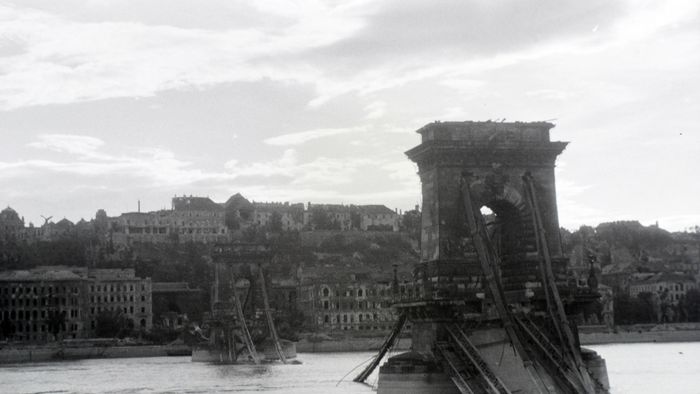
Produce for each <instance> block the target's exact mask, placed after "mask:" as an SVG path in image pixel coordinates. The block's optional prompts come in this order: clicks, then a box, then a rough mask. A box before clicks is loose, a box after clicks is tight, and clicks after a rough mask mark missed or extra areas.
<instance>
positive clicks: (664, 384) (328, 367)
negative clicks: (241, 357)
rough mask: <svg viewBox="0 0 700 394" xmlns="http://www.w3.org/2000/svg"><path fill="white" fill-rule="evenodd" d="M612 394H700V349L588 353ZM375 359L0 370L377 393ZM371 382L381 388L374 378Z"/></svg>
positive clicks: (46, 380)
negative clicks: (364, 372) (362, 373)
mask: <svg viewBox="0 0 700 394" xmlns="http://www.w3.org/2000/svg"><path fill="white" fill-rule="evenodd" d="M588 347H589V348H591V349H594V350H596V351H597V352H598V353H599V354H601V355H602V356H603V357H604V358H605V359H606V361H607V365H608V372H609V373H610V382H611V386H612V392H613V393H614V394H627V393H699V394H700V343H665V344H624V345H601V346H588ZM372 355H373V354H372V353H331V354H300V355H299V357H298V359H299V360H300V361H302V362H303V364H302V365H265V366H251V365H236V366H232V365H211V364H204V363H191V362H190V360H189V357H157V358H131V359H104V360H82V361H70V362H60V363H40V364H15V365H5V366H0V393H227V392H235V393H255V392H265V393H371V392H373V388H372V387H371V386H368V385H362V384H357V383H353V382H352V381H351V380H352V377H353V376H354V375H355V374H356V373H357V371H355V372H353V373H351V374H349V375H348V376H347V377H346V378H345V380H344V381H343V382H341V383H340V384H338V385H336V384H337V383H338V382H339V381H340V380H341V379H342V378H343V376H344V375H346V374H347V373H348V372H349V371H350V370H352V369H353V368H355V367H356V366H358V365H359V364H361V363H363V362H365V361H367V360H368V359H369V358H371V357H372ZM368 381H369V382H370V383H374V382H376V373H375V374H374V375H373V376H371V377H370V378H369V379H368Z"/></svg>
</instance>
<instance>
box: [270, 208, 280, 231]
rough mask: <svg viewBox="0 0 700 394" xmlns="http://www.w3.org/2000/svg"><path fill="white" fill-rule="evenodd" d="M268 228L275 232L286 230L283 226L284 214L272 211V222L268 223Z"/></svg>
mask: <svg viewBox="0 0 700 394" xmlns="http://www.w3.org/2000/svg"><path fill="white" fill-rule="evenodd" d="M268 228H269V229H270V231H271V232H273V233H281V232H282V231H283V230H284V227H283V226H282V214H281V213H279V212H272V215H271V216H270V222H269V223H268Z"/></svg>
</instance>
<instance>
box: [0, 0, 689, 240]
mask: <svg viewBox="0 0 700 394" xmlns="http://www.w3.org/2000/svg"><path fill="white" fill-rule="evenodd" d="M698 70H700V2H697V1H695V0H689V1H685V0H667V1H663V2H659V1H645V0H629V1H610V0H589V1H580V0H537V1H535V0H503V1H498V2H495V1H490V0H489V1H487V0H442V1H439V2H429V1H421V0H387V1H369V0H342V1H340V0H331V1H316V0H301V1H275V0H265V1H254V0H249V1H236V0H208V1H206V2H203V1H197V0H187V1H183V0H150V1H143V0H115V1H109V0H64V1H60V2H58V1H54V0H21V1H3V0H0V207H2V208H4V207H5V206H11V207H12V208H14V209H15V210H17V211H18V212H19V214H20V215H22V216H24V218H25V221H26V223H27V224H29V222H33V223H34V224H37V225H39V224H41V223H43V219H42V218H41V216H42V215H43V216H47V217H48V216H53V217H54V220H59V219H61V218H63V217H65V218H68V219H70V220H72V221H77V220H79V219H80V218H85V219H88V220H89V219H90V218H92V217H94V215H95V212H96V211H97V210H98V209H100V208H102V209H105V210H106V211H107V213H108V215H110V216H117V215H118V214H119V213H121V212H127V211H135V210H136V209H137V204H138V201H140V202H141V209H142V211H150V210H158V209H163V208H170V199H171V198H172V197H173V196H174V195H183V194H187V195H199V196H209V197H211V198H212V199H213V200H214V201H217V202H224V201H226V199H228V197H229V196H231V195H232V194H235V193H238V192H240V193H241V194H243V195H244V196H245V197H247V198H248V199H250V200H255V201H290V202H308V201H311V202H317V203H345V204H351V203H354V204H370V203H374V204H385V205H387V206H388V207H390V208H398V209H402V210H406V209H411V208H413V207H414V206H415V205H416V204H420V202H421V201H420V199H421V197H420V182H419V179H418V176H417V175H416V171H417V168H416V166H415V165H414V164H413V163H411V162H410V161H409V160H408V159H407V158H406V156H405V155H404V152H405V151H406V150H408V149H410V148H412V147H414V146H416V145H418V144H419V143H420V139H419V135H418V134H416V133H415V130H417V129H418V128H420V127H421V126H423V125H425V124H426V123H429V122H432V121H434V120H441V121H461V120H477V121H478V120H482V121H485V120H489V119H491V120H502V119H505V120H506V121H516V120H518V121H542V120H547V121H550V122H552V123H554V124H555V125H556V127H555V128H554V129H552V132H551V134H552V139H553V140H561V141H570V142H571V143H570V144H569V146H568V147H567V149H566V150H565V151H564V153H563V154H562V155H561V156H560V158H559V160H558V162H557V171H556V176H557V192H558V202H559V216H560V223H561V225H562V226H564V227H567V228H569V229H575V228H578V227H579V226H580V225H582V224H588V225H596V224H598V223H600V222H606V221H613V220H639V221H640V222H642V223H643V224H646V225H649V224H653V223H656V222H658V223H659V225H660V226H661V227H662V228H666V229H668V230H673V231H678V230H684V229H686V228H688V227H691V226H694V225H698V224H700V182H699V181H698V180H699V179H698V176H697V171H698V169H700V130H698V124H700V122H699V120H700V108H699V106H700V72H699V71H698Z"/></svg>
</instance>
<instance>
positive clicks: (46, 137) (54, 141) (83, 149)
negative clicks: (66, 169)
mask: <svg viewBox="0 0 700 394" xmlns="http://www.w3.org/2000/svg"><path fill="white" fill-rule="evenodd" d="M102 145H104V141H102V140H101V139H99V138H95V137H89V136H85V135H70V134H41V135H39V140H38V141H35V142H30V143H29V144H27V146H30V147H32V148H37V149H48V150H52V151H55V152H63V153H71V154H78V155H81V156H86V157H95V152H96V151H97V149H98V148H99V147H101V146H102Z"/></svg>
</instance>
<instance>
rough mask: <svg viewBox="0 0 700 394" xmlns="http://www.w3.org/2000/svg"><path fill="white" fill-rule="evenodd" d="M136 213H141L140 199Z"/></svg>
mask: <svg viewBox="0 0 700 394" xmlns="http://www.w3.org/2000/svg"><path fill="white" fill-rule="evenodd" d="M138 206H139V207H138V213H141V200H138Z"/></svg>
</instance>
